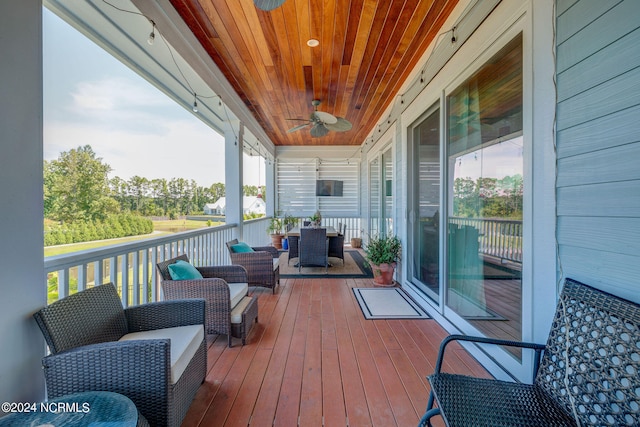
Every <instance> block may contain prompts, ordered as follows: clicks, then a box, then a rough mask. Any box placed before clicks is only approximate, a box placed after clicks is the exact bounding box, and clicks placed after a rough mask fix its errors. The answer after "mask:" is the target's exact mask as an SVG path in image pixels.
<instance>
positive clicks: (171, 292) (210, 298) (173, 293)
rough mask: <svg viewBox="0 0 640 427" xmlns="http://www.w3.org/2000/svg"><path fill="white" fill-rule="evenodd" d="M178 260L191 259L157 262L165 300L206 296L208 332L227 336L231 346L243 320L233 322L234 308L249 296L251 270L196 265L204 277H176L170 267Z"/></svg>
mask: <svg viewBox="0 0 640 427" xmlns="http://www.w3.org/2000/svg"><path fill="white" fill-rule="evenodd" d="M177 261H185V262H189V257H188V256H187V255H179V256H177V257H175V258H171V259H169V260H166V261H163V262H159V263H158V264H157V265H156V268H157V270H158V273H159V274H160V277H161V285H162V292H163V293H164V297H165V299H167V300H176V299H186V298H203V299H204V300H205V302H206V309H205V330H206V332H207V333H208V334H220V335H227V338H228V344H229V347H231V337H232V336H234V334H233V327H234V326H233V325H234V324H238V323H239V322H235V323H234V322H233V321H232V318H231V317H232V311H233V309H234V308H235V307H236V306H238V304H240V303H241V302H242V300H243V298H244V297H245V296H246V295H247V291H248V281H247V270H245V269H244V267H242V266H241V265H223V266H208V267H195V268H196V269H197V270H198V272H199V273H200V274H201V275H202V277H203V278H202V279H187V280H173V279H172V278H171V274H170V273H169V266H170V265H172V264H175V263H176V262H177ZM256 320H257V319H256ZM245 336H246V334H245ZM240 338H243V337H240ZM243 340H244V338H243ZM243 344H244V341H243Z"/></svg>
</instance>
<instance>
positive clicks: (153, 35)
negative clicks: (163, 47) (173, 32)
mask: <svg viewBox="0 0 640 427" xmlns="http://www.w3.org/2000/svg"><path fill="white" fill-rule="evenodd" d="M149 22H151V33H150V34H149V38H148V39H147V43H149V46H153V42H155V41H156V23H155V22H153V20H151V19H149Z"/></svg>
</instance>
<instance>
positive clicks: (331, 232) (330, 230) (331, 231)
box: [287, 225, 338, 237]
mask: <svg viewBox="0 0 640 427" xmlns="http://www.w3.org/2000/svg"><path fill="white" fill-rule="evenodd" d="M307 228H312V227H311V226H309V227H307ZM318 228H325V229H326V230H327V237H336V236H337V235H338V231H337V230H336V229H335V228H334V227H332V226H330V225H328V226H324V227H318ZM291 236H293V237H300V227H293V228H292V229H291V230H289V231H287V237H291Z"/></svg>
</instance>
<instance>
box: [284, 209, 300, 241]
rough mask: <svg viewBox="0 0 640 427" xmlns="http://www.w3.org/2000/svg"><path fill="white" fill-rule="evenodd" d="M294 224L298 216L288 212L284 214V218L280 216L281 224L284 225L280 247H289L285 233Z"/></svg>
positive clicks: (296, 222)
mask: <svg viewBox="0 0 640 427" xmlns="http://www.w3.org/2000/svg"><path fill="white" fill-rule="evenodd" d="M296 225H298V218H296V217H294V216H293V215H289V214H285V215H284V218H282V226H283V227H284V234H285V235H284V237H283V238H282V249H284V250H287V249H289V238H288V237H287V233H288V232H289V231H290V230H291V229H292V228H293V227H295V226H296Z"/></svg>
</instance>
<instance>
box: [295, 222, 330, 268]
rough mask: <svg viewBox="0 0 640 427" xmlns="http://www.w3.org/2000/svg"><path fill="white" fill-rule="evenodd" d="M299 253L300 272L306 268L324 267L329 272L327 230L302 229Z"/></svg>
mask: <svg viewBox="0 0 640 427" xmlns="http://www.w3.org/2000/svg"><path fill="white" fill-rule="evenodd" d="M298 252H299V257H298V272H300V270H301V269H302V267H305V266H307V267H308V266H315V267H324V268H325V270H326V271H327V272H329V240H328V239H327V229H326V228H301V229H300V241H299V242H298Z"/></svg>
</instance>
